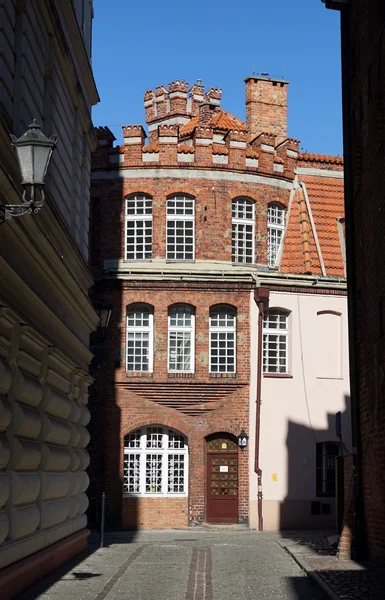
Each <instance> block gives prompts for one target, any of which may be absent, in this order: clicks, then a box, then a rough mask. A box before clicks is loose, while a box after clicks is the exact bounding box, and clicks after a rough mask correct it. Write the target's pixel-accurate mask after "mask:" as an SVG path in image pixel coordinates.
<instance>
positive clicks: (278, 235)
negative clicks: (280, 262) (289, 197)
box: [267, 202, 286, 268]
mask: <svg viewBox="0 0 385 600" xmlns="http://www.w3.org/2000/svg"><path fill="white" fill-rule="evenodd" d="M285 215H286V211H285V208H284V207H283V206H282V204H279V203H278V202H273V203H272V204H269V206H268V209H267V264H268V266H269V267H270V268H274V267H275V265H276V262H277V258H278V255H279V251H280V249H281V244H282V240H283V234H284V231H285Z"/></svg>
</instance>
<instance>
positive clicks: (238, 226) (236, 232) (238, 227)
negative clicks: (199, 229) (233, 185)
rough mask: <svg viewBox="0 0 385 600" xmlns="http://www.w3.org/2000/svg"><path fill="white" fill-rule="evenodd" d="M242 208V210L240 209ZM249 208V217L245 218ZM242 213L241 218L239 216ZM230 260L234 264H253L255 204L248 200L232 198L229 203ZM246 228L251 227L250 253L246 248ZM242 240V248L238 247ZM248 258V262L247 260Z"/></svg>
mask: <svg viewBox="0 0 385 600" xmlns="http://www.w3.org/2000/svg"><path fill="white" fill-rule="evenodd" d="M242 206H243V210H242V209H241V207H242ZM247 207H251V216H250V217H248V216H247V212H248V211H247ZM242 212H243V215H242V216H239V214H240V213H242ZM231 217H232V218H231V259H232V262H233V263H234V264H248V265H251V264H254V262H255V202H254V201H253V200H251V199H250V198H246V197H243V196H241V197H239V198H234V199H233V201H232V203H231ZM247 227H251V252H250V249H248V248H247V247H246V243H247V241H246V236H247V234H248V232H247V231H246V228H247ZM242 229H243V231H242ZM241 239H242V244H243V248H241V247H240V244H239V242H240V240H241ZM248 258H250V260H248Z"/></svg>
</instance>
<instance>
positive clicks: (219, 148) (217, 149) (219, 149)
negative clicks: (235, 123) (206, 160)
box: [213, 144, 229, 154]
mask: <svg viewBox="0 0 385 600" xmlns="http://www.w3.org/2000/svg"><path fill="white" fill-rule="evenodd" d="M228 153H229V151H228V150H227V148H226V146H223V145H222V144H213V154H228Z"/></svg>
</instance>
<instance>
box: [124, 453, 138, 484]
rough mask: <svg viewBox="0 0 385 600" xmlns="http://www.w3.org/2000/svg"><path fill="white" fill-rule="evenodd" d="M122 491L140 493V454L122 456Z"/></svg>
mask: <svg viewBox="0 0 385 600" xmlns="http://www.w3.org/2000/svg"><path fill="white" fill-rule="evenodd" d="M123 491H124V492H131V493H139V492H140V454H124V463H123Z"/></svg>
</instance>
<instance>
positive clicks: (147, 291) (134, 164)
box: [91, 77, 333, 528]
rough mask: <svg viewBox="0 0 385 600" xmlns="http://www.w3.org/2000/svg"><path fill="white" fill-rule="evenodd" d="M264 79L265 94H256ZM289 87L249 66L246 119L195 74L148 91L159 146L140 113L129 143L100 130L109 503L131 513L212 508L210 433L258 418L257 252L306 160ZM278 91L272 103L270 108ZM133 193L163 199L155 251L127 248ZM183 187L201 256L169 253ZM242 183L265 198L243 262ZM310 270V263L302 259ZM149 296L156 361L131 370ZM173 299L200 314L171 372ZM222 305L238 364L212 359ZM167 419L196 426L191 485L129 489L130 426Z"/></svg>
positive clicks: (197, 512)
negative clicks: (296, 135) (107, 312)
mask: <svg viewBox="0 0 385 600" xmlns="http://www.w3.org/2000/svg"><path fill="white" fill-rule="evenodd" d="M261 90H262V91H263V101H260V99H259V100H258V93H259V91H261ZM277 90H279V93H278V92H277ZM256 92H258V93H257V94H256ZM277 93H278V96H277ZM286 94H287V84H286V82H280V83H277V82H275V81H274V80H268V79H263V78H255V77H251V78H248V79H247V80H246V102H247V122H246V123H244V122H242V121H241V120H240V119H237V118H236V117H234V116H233V115H230V114H229V113H227V112H226V111H223V110H221V109H220V107H219V104H220V100H221V91H220V90H218V89H213V88H212V89H211V90H209V91H208V92H207V93H206V94H205V93H204V89H203V86H201V85H200V84H195V85H194V86H192V88H191V89H190V92H188V86H187V84H186V83H185V82H181V81H176V82H173V83H171V84H170V85H169V87H168V88H166V87H164V86H160V87H158V88H156V90H155V91H148V92H146V93H145V96H144V100H145V108H146V120H147V124H148V127H149V144H148V145H147V146H146V145H145V137H146V134H145V132H144V129H143V128H142V127H141V126H139V125H131V126H124V127H123V133H124V144H123V145H122V146H121V147H117V148H113V141H114V136H113V135H112V134H111V132H110V131H109V130H108V129H107V128H98V129H97V130H96V133H97V135H98V138H99V148H98V150H97V151H96V152H95V153H94V157H93V182H92V202H93V204H92V222H91V261H92V265H93V268H94V273H95V277H96V280H97V284H96V286H95V297H96V298H100V297H103V299H104V300H107V301H108V302H110V303H111V305H112V306H113V312H112V317H111V323H110V326H109V328H108V333H107V339H106V345H107V359H106V361H105V362H104V363H103V364H101V365H100V366H99V369H98V376H97V382H98V383H97V385H98V397H99V398H103V399H104V401H103V403H101V404H102V406H103V408H102V407H101V408H100V412H99V417H100V435H101V436H102V437H101V438H100V440H101V443H102V444H103V449H104V450H103V453H104V474H103V476H102V479H103V480H104V490H105V492H106V498H107V514H108V517H109V518H111V519H112V518H116V519H118V520H120V522H121V523H122V526H123V527H126V528H135V527H144V528H153V527H156V528H162V527H170V526H180V525H187V524H190V525H193V524H199V523H202V522H205V521H206V520H207V518H208V515H207V494H208V489H207V485H208V484H207V437H208V436H210V435H212V434H216V433H218V434H219V433H221V432H226V433H228V434H231V435H232V436H233V438H232V439H233V440H234V441H236V437H237V436H238V435H239V434H240V433H241V431H242V430H244V431H245V432H246V433H249V432H250V428H251V425H250V423H249V406H250V380H251V378H252V376H254V377H255V373H256V365H251V363H250V354H251V346H252V343H251V342H252V341H251V332H252V329H253V328H254V331H256V324H255V323H254V324H253V323H251V322H250V309H251V302H253V303H254V295H253V290H254V289H255V287H256V285H258V283H257V269H256V266H257V265H262V267H261V268H262V270H263V269H264V270H267V234H268V223H267V213H268V205H269V204H271V203H279V204H280V206H281V207H282V208H283V209H284V210H285V211H286V210H287V209H288V207H289V201H290V199H291V198H293V195H292V191H293V180H294V178H295V172H294V171H295V168H296V166H297V164H298V163H299V160H300V158H299V154H298V141H297V140H293V139H287V138H286V105H287V99H286ZM269 98H270V100H271V102H270V104H269V106H270V105H271V106H270V108H269V109H265V108H264V105H265V103H266V102H265V101H266V100H268V99H269ZM250 103H252V104H253V106H251V107H250V106H249V104H250ZM263 110H267V111H268V112H266V113H265V114H262V113H261V111H263ZM303 156H304V157H305V159H306V155H303ZM329 159H330V157H320V160H321V161H322V160H326V162H328V161H329ZM331 168H333V167H331ZM135 194H137V195H146V196H147V197H148V198H151V200H152V259H151V261H148V260H147V261H133V260H128V261H127V260H124V256H125V244H126V227H125V220H126V216H125V207H126V198H129V197H131V196H132V195H135ZM178 194H180V195H187V196H188V197H191V198H193V199H194V203H195V204H194V228H195V231H194V237H195V249H194V259H193V260H191V261H181V262H176V261H170V260H167V247H166V239H167V235H166V233H167V216H166V203H167V199H168V198H170V197H173V196H175V195H178ZM238 197H247V198H248V199H249V200H250V201H251V202H252V203H253V206H254V211H255V212H254V214H255V219H254V240H253V243H254V256H253V258H252V261H251V263H250V264H247V263H245V264H241V265H240V264H237V263H234V264H233V255H232V202H233V201H234V199H235V198H238ZM299 272H300V273H305V272H306V271H305V267H304V265H303V264H302V265H300V267H299ZM143 303H145V304H146V305H147V306H150V307H151V311H152V314H153V320H154V338H153V339H154V348H153V369H152V372H143V371H126V362H125V361H126V358H125V357H126V315H127V307H129V306H130V305H133V304H143ZM175 304H188V305H190V306H192V307H193V312H194V314H195V361H194V365H193V369H192V371H193V372H186V373H183V372H181V373H170V372H168V362H167V360H168V310H169V308H170V307H171V306H173V305H175ZM215 305H228V306H231V307H233V309H234V310H235V313H236V372H235V373H220V374H219V373H210V338H209V315H210V308H211V307H213V306H215ZM253 374H254V375H253ZM254 401H255V400H254ZM156 425H158V426H164V427H166V428H167V427H169V428H172V429H174V430H177V431H178V432H180V433H182V434H183V435H184V436H186V438H187V443H188V451H189V460H188V463H189V477H188V498H186V497H183V498H180V497H169V498H168V497H156V498H155V497H154V498H151V497H149V496H146V495H141V496H140V495H131V496H130V495H129V494H122V482H123V479H124V472H123V457H124V436H125V435H126V434H128V433H130V432H132V431H133V430H135V429H137V428H141V427H147V426H156ZM237 454H238V487H237V490H238V496H237V498H238V505H237V506H238V509H237V522H239V523H244V524H245V523H247V522H248V518H249V453H248V451H244V452H241V451H240V450H238V451H237ZM97 493H98V492H96V494H97Z"/></svg>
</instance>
